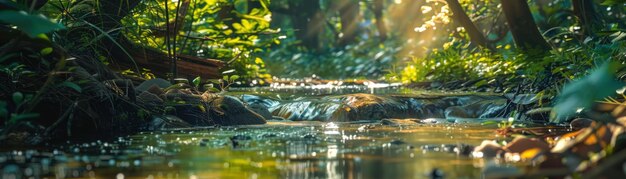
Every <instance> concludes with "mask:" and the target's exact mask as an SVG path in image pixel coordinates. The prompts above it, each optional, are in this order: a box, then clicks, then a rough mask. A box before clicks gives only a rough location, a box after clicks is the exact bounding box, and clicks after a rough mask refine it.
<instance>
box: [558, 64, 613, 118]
mask: <svg viewBox="0 0 626 179" xmlns="http://www.w3.org/2000/svg"><path fill="white" fill-rule="evenodd" d="M617 66H618V65H617V64H616V63H610V62H606V63H604V64H603V65H602V66H600V67H598V68H597V69H595V70H594V71H593V72H592V73H591V74H589V75H588V76H585V77H583V78H581V79H578V80H575V81H572V82H570V83H569V84H566V85H565V86H563V90H561V94H559V95H558V97H557V104H556V105H555V106H554V112H556V116H555V117H556V118H555V119H552V121H554V122H564V120H566V119H567V117H568V116H572V115H574V114H575V113H576V112H577V111H578V110H580V109H585V108H589V107H591V105H592V104H593V103H594V102H595V101H597V100H601V99H604V98H605V97H607V96H611V95H615V94H616V92H615V91H616V90H617V89H619V88H622V87H624V83H623V82H620V81H618V80H616V78H615V69H616V68H617Z"/></svg>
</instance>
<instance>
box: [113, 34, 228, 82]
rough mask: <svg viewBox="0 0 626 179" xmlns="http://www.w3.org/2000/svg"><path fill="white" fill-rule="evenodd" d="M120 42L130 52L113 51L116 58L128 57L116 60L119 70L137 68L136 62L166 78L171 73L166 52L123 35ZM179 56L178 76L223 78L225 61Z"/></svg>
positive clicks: (169, 61)
mask: <svg viewBox="0 0 626 179" xmlns="http://www.w3.org/2000/svg"><path fill="white" fill-rule="evenodd" d="M118 42H119V43H118V44H119V45H120V46H121V47H122V48H124V49H125V50H126V52H128V53H129V54H126V53H124V52H123V51H121V50H113V51H111V55H112V56H113V57H114V59H126V60H116V61H114V64H115V65H116V66H117V70H125V69H129V68H130V69H135V68H136V67H135V64H136V65H137V66H139V67H144V68H147V69H150V70H151V72H152V73H154V74H155V75H156V76H158V77H163V78H165V77H167V74H169V73H170V71H171V60H170V58H169V57H168V56H167V54H165V53H164V52H161V51H159V50H157V49H154V48H150V47H144V46H142V45H138V44H134V43H133V42H131V41H130V40H128V39H127V38H126V37H124V36H122V35H120V38H119V40H118ZM128 55H130V56H131V57H132V60H131V59H129V58H128ZM177 57H178V61H177V64H176V65H177V69H178V76H177V77H180V78H195V77H198V76H199V77H201V78H204V79H217V78H221V73H220V71H219V69H220V68H222V67H224V65H225V63H224V62H223V61H220V60H216V59H209V58H202V57H196V56H191V55H184V54H179V55H177Z"/></svg>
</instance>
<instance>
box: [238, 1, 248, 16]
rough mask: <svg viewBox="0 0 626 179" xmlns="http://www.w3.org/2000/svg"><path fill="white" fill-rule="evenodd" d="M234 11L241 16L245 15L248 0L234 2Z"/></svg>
mask: <svg viewBox="0 0 626 179" xmlns="http://www.w3.org/2000/svg"><path fill="white" fill-rule="evenodd" d="M235 10H237V12H239V13H241V14H247V13H248V0H235Z"/></svg>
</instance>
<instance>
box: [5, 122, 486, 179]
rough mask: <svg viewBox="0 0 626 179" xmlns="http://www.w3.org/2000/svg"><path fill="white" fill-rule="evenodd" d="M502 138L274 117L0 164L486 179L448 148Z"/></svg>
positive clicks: (103, 173)
mask: <svg viewBox="0 0 626 179" xmlns="http://www.w3.org/2000/svg"><path fill="white" fill-rule="evenodd" d="M494 138H495V134H494V132H493V128H486V127H482V126H479V125H477V124H437V125H434V124H419V125H411V126H383V125H381V124H377V123H368V124H366V123H358V124H355V123H342V124H336V123H322V122H300V123H294V122H271V123H270V124H267V125H263V126H246V127H240V128H235V127H229V128H204V129H186V130H174V131H162V132H149V133H142V134H138V135H134V136H129V137H125V138H119V139H118V140H117V141H113V142H101V141H96V142H92V143H85V144H72V145H67V146H58V147H57V149H55V150H52V151H46V150H41V151H36V150H25V151H9V152H5V153H3V154H2V155H1V156H2V157H0V163H2V164H3V166H2V167H3V170H2V171H3V178H7V177H9V176H11V175H13V173H16V174H18V175H20V176H49V177H61V178H62V177H96V178H115V177H118V178H119V177H124V178H428V175H427V174H428V173H429V172H432V171H433V169H440V170H441V171H443V173H444V175H445V176H446V178H478V177H480V174H481V168H480V167H481V165H482V159H473V158H470V157H468V156H464V155H457V154H456V153H454V152H453V151H450V152H448V151H443V150H454V147H453V146H456V145H458V144H469V145H478V144H479V143H480V142H481V141H482V140H484V139H494ZM445 144H452V145H449V146H448V147H442V145H445ZM450 146H452V147H450ZM438 150H439V151H438ZM11 163H13V164H11ZM18 178H20V177H18Z"/></svg>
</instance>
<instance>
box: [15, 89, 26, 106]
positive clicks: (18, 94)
mask: <svg viewBox="0 0 626 179" xmlns="http://www.w3.org/2000/svg"><path fill="white" fill-rule="evenodd" d="M22 102H24V94H22V92H19V91H18V92H15V93H13V103H15V104H16V105H18V104H20V103H22Z"/></svg>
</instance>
